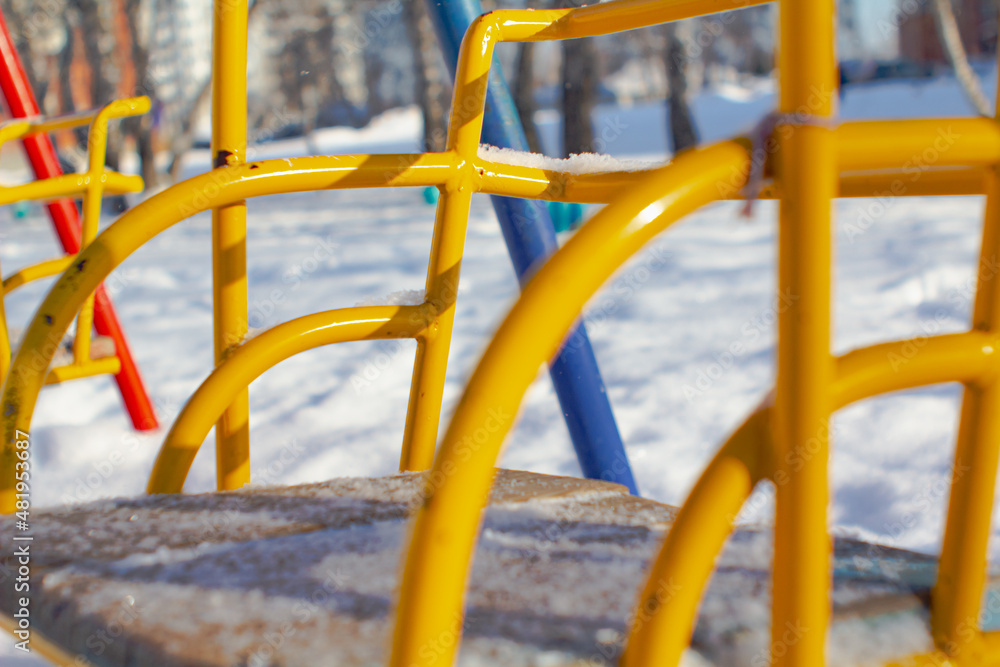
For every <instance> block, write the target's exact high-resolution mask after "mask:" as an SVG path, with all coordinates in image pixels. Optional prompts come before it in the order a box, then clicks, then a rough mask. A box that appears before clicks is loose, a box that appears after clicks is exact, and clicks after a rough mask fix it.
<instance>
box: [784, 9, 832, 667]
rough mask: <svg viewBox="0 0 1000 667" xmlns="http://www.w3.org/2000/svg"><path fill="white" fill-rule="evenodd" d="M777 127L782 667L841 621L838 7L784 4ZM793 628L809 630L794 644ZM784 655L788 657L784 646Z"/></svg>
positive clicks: (807, 659) (809, 654)
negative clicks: (834, 285) (834, 309)
mask: <svg viewBox="0 0 1000 667" xmlns="http://www.w3.org/2000/svg"><path fill="white" fill-rule="evenodd" d="M779 6H780V33H781V36H780V48H779V75H780V78H779V85H780V94H779V111H780V112H781V113H782V114H784V115H785V116H784V117H785V121H784V122H785V124H783V125H779V126H778V128H777V130H776V132H777V136H778V137H779V141H780V142H781V144H780V164H779V166H778V169H779V174H778V178H779V180H780V190H781V193H782V194H781V207H780V219H779V234H778V289H779V293H781V294H784V295H789V298H787V299H786V301H787V302H790V304H791V305H790V306H789V307H788V308H786V309H785V310H784V311H782V312H780V313H779V315H778V372H777V387H776V393H775V422H774V425H773V427H774V434H775V440H776V445H775V446H776V450H777V451H776V466H777V471H776V474H775V482H776V487H777V503H776V505H777V507H776V515H775V555H774V583H773V598H772V599H773V607H772V621H771V623H772V627H771V637H772V664H774V665H779V666H785V667H792V666H795V667H815V666H816V665H823V664H824V644H825V638H826V629H827V624H828V622H829V616H830V601H829V587H830V583H831V561H830V556H831V545H830V538H829V535H828V532H827V506H828V502H829V488H828V486H829V482H828V479H827V476H828V455H829V439H830V438H829V436H830V426H829V417H830V412H831V408H832V403H831V395H830V387H831V385H832V380H833V359H832V356H831V354H830V326H831V316H830V292H831V255H832V242H831V199H832V198H833V197H834V196H835V195H836V187H837V177H838V174H837V165H836V162H835V152H834V148H835V144H834V133H833V131H831V129H830V128H828V127H824V125H826V124H827V122H828V121H826V120H825V119H828V118H830V117H831V116H832V114H833V112H834V99H835V97H836V94H837V93H836V85H837V79H836V60H835V57H834V46H833V45H834V41H833V40H834V20H835V10H834V3H833V0H781V2H780V3H779ZM789 627H793V628H796V629H797V631H798V633H799V634H800V635H801V636H800V637H799V638H798V640H797V641H795V642H788V641H787V637H788V636H789V634H788V630H789ZM779 649H780V650H779Z"/></svg>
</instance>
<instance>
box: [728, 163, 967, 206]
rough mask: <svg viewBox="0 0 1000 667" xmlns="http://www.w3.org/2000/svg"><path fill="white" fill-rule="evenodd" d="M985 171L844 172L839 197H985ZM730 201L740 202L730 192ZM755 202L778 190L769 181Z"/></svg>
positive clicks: (735, 193) (775, 195)
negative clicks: (916, 174) (915, 173)
mask: <svg viewBox="0 0 1000 667" xmlns="http://www.w3.org/2000/svg"><path fill="white" fill-rule="evenodd" d="M986 171H987V170H986V169H985V168H983V167H943V168H937V167H935V168H932V169H928V170H927V171H925V172H922V173H921V174H920V175H919V176H918V177H916V178H914V176H913V174H908V173H904V172H903V171H902V170H900V169H880V170H876V171H845V172H843V173H841V175H840V187H839V189H838V192H837V196H838V197H840V198H860V197H875V198H883V197H941V196H957V195H983V194H986V180H985V179H986ZM729 199H743V195H742V193H741V192H740V191H736V190H734V191H733V194H732V195H731V196H730V197H729ZM758 199H778V187H777V185H776V184H775V183H774V182H773V181H768V182H767V183H766V184H765V185H764V187H763V188H762V189H761V191H760V195H759V196H758Z"/></svg>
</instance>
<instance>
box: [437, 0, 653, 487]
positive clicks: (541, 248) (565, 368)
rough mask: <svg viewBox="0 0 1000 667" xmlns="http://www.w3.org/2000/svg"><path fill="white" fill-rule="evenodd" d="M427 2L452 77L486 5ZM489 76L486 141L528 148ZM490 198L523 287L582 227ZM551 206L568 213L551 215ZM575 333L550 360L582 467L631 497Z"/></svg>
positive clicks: (611, 424) (496, 77)
mask: <svg viewBox="0 0 1000 667" xmlns="http://www.w3.org/2000/svg"><path fill="white" fill-rule="evenodd" d="M426 4H427V10H428V12H429V13H430V16H431V18H432V19H433V23H434V29H435V32H436V33H437V36H438V42H440V44H441V49H442V51H443V53H444V59H445V63H446V64H447V65H448V68H449V70H450V72H451V75H452V78H453V79H454V77H455V72H456V68H457V66H458V62H459V54H460V52H461V44H462V38H463V37H464V36H465V34H466V32H467V31H468V29H469V26H470V25H472V22H473V21H475V20H476V17H477V16H479V15H480V14H482V13H483V7H482V4H481V3H480V2H479V0H449V1H448V2H432V1H427V2H426ZM487 77H488V81H489V85H488V86H487V90H486V108H485V111H484V113H483V131H482V137H481V141H482V142H483V143H487V144H491V145H493V146H499V147H501V148H513V149H515V150H519V151H528V150H530V148H529V147H528V139H527V137H526V136H525V134H524V128H523V127H522V126H521V121H520V118H519V117H518V114H517V108H516V107H515V106H514V98H513V96H512V95H511V93H510V90H509V88H508V87H507V81H506V79H505V78H504V75H503V72H501V70H500V66H499V64H494V66H493V67H491V68H490V70H489V72H488V74H487ZM491 199H492V201H493V209H494V210H495V211H496V214H497V219H498V220H499V221H500V229H501V230H502V231H503V236H504V240H505V241H506V243H507V251H508V252H509V254H510V260H511V262H512V263H513V265H514V271H515V272H516V273H517V277H518V280H519V281H520V283H521V285H522V286H523V285H524V284H525V282H527V280H528V279H530V278H531V276H532V275H534V271H535V270H536V269H537V268H538V266H539V265H540V264H541V263H542V262H543V261H544V260H545V259H546V258H548V257H549V256H550V255H552V253H553V252H555V250H556V248H558V247H559V246H558V243H557V242H556V232H557V231H565V230H566V229H569V228H570V227H571V226H573V225H574V224H575V223H576V222H578V220H579V217H580V214H582V207H581V206H580V204H579V203H576V202H573V203H563V202H550V206H544V205H542V204H541V202H537V201H530V200H525V199H515V198H511V197H502V196H499V195H494V196H493V197H492V198H491ZM553 206H555V207H563V208H562V209H561V210H560V209H556V210H554V211H553V210H552V208H551V207H553ZM576 209H579V210H576ZM557 213H558V214H562V215H556V214H557ZM574 213H576V215H575V216H574ZM570 336H572V338H573V345H571V346H567V347H565V348H563V349H562V350H560V351H559V352H558V354H556V355H555V356H554V357H553V358H552V359H550V360H548V361H549V375H550V376H551V378H552V384H553V385H554V386H555V389H556V396H558V398H559V404H560V406H561V407H562V411H563V414H564V415H565V417H566V426H567V427H568V428H569V434H570V439H571V440H572V441H573V448H574V449H575V450H576V457H577V460H578V461H579V462H580V468H581V469H582V470H583V474H584V475H585V476H586V477H591V478H594V479H604V480H607V481H610V482H617V483H619V484H624V485H625V486H627V487H628V488H629V490H630V491H631V492H632V493H638V492H639V490H638V487H637V486H636V483H635V477H634V476H633V475H632V468H631V466H630V465H629V460H628V456H627V455H626V453H625V446H624V445H623V444H622V438H621V435H620V434H619V433H618V426H617V425H616V424H615V416H614V413H613V412H612V411H611V404H610V403H609V402H608V395H607V393H606V392H605V390H604V382H603V381H602V380H601V373H600V371H599V370H598V368H597V359H596V358H595V357H594V351H593V349H591V346H590V339H589V338H588V337H587V330H586V327H585V326H584V325H583V323H582V322H581V323H580V324H579V325H578V326H576V327H574V330H573V331H572V332H571V333H570Z"/></svg>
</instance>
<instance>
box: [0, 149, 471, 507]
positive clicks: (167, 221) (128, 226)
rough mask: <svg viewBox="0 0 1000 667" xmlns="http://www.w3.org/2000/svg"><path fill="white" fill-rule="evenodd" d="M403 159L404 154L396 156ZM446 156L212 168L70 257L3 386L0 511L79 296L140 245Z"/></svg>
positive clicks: (400, 177)
mask: <svg viewBox="0 0 1000 667" xmlns="http://www.w3.org/2000/svg"><path fill="white" fill-rule="evenodd" d="M400 157H403V158H404V159H402V160H401V159H400ZM455 166H456V165H455V164H454V157H453V156H452V155H451V154H436V155H422V156H418V155H413V156H396V155H377V156H367V155H362V156H348V157H346V158H345V157H327V156H323V157H308V158H290V159H283V160H269V161H266V162H254V163H250V164H245V165H240V166H238V167H232V168H229V169H221V170H215V171H212V172H208V173H206V174H202V175H200V176H196V177H194V178H192V179H189V180H187V181H184V182H183V183H179V184H178V185H176V186H173V187H171V188H169V189H167V190H164V191H163V192H160V193H158V194H156V195H154V196H153V197H150V198H149V199H147V200H145V201H144V202H142V203H140V204H139V205H138V206H136V207H135V208H133V209H131V210H130V211H128V212H127V213H125V214H124V215H123V216H122V217H121V218H119V219H118V220H117V221H116V222H115V223H113V224H112V225H111V226H109V227H108V228H107V229H106V230H105V231H104V232H103V233H102V234H101V235H100V236H98V238H97V239H96V240H95V241H94V242H93V243H92V244H90V245H89V246H88V247H87V248H86V249H84V250H83V252H81V253H80V254H79V255H78V260H79V261H77V262H76V263H75V264H74V265H73V266H71V267H70V268H69V270H68V271H66V272H65V273H63V275H62V276H61V277H60V278H59V280H58V281H57V282H56V284H55V285H54V286H53V287H52V289H51V291H50V292H49V294H48V295H47V296H46V298H45V300H44V301H43V302H42V304H41V305H40V306H39V309H38V311H37V313H36V315H35V318H34V319H33V320H32V322H31V324H30V326H29V327H28V330H27V331H26V332H25V336H24V339H23V341H22V344H21V346H20V348H19V349H18V353H17V355H16V356H15V358H14V360H13V362H12V364H11V367H10V372H9V373H8V375H7V378H6V381H5V382H4V387H3V398H2V401H3V405H4V406H5V408H4V409H5V411H4V412H3V413H2V414H3V415H4V417H3V438H4V439H3V444H2V450H0V513H2V514H9V513H11V512H13V511H14V500H15V498H14V481H15V480H14V466H15V463H16V461H17V455H16V450H15V449H14V442H15V438H14V433H15V430H16V429H20V430H22V431H28V429H29V428H30V426H31V415H32V412H33V411H34V407H35V403H36V402H37V400H38V393H39V391H40V390H41V387H42V385H43V383H44V379H45V374H46V370H47V368H48V366H49V364H50V363H51V362H52V358H53V356H54V355H55V352H56V350H57V349H58V346H59V345H60V343H61V341H62V338H63V336H64V335H65V333H66V331H67V329H68V328H69V325H70V323H71V322H72V320H73V317H74V315H75V313H76V312H77V311H78V310H79V309H80V307H81V306H82V305H83V303H84V302H85V300H86V299H87V296H88V295H89V294H91V293H92V292H93V291H94V290H95V289H96V288H97V286H98V285H99V284H100V283H101V282H103V281H104V279H105V278H107V277H108V275H110V274H111V271H113V270H114V269H115V268H116V267H117V266H118V265H119V264H121V262H123V261H125V259H126V258H127V257H128V256H129V255H131V254H132V253H133V252H135V250H136V249H138V248H139V247H140V246H141V245H142V244H143V243H145V242H146V241H148V240H149V239H151V238H153V237H155V236H156V235H157V234H159V233H160V232H162V231H164V230H165V229H168V228H169V227H171V226H172V225H174V224H176V223H178V222H180V221H181V220H184V219H186V218H188V217H190V216H192V215H194V214H196V213H200V212H201V211H204V210H207V209H209V208H212V207H215V206H220V205H225V204H226V203H231V202H234V201H239V200H242V199H248V198H252V197H258V196H266V195H273V194H282V193H288V192H303V191H308V190H322V189H326V188H331V187H378V186H382V185H385V184H386V183H392V184H396V185H437V184H440V183H441V182H443V181H445V180H446V179H447V178H448V177H449V176H450V174H451V171H452V170H453V169H454V168H455Z"/></svg>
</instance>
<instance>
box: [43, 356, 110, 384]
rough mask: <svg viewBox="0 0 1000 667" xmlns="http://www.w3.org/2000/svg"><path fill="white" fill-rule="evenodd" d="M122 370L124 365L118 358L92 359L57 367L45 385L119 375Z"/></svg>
mask: <svg viewBox="0 0 1000 667" xmlns="http://www.w3.org/2000/svg"><path fill="white" fill-rule="evenodd" d="M121 369H122V363H121V361H120V360H119V359H118V357H104V358H103V359H90V360H88V361H85V362H83V363H72V364H70V365H68V366H57V367H56V368H53V369H50V370H49V374H48V375H46V376H45V384H59V383H60V382H68V381H70V380H79V379H80V378H89V377H93V376H95V375H117V374H118V373H119V372H120V371H121Z"/></svg>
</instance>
